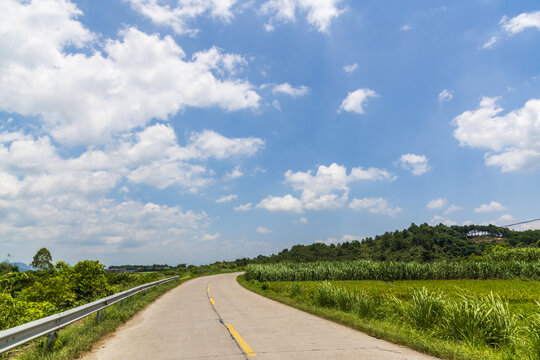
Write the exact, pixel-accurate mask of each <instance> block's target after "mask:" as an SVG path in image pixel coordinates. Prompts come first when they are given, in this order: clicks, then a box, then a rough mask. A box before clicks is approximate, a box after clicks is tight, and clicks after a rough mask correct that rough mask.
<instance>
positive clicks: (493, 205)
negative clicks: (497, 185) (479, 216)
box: [474, 201, 507, 213]
mask: <svg viewBox="0 0 540 360" xmlns="http://www.w3.org/2000/svg"><path fill="white" fill-rule="evenodd" d="M504 210H507V208H506V207H505V206H504V205H502V204H501V203H498V202H496V201H492V202H490V203H489V204H482V205H480V207H477V208H475V209H474V212H477V213H485V212H494V211H504Z"/></svg>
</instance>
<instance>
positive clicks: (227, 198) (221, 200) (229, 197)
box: [216, 194, 238, 204]
mask: <svg viewBox="0 0 540 360" xmlns="http://www.w3.org/2000/svg"><path fill="white" fill-rule="evenodd" d="M236 199H238V195H236V194H231V195H226V196H222V197H220V198H219V199H217V200H216V203H218V204H221V203H226V202H231V201H233V200H236Z"/></svg>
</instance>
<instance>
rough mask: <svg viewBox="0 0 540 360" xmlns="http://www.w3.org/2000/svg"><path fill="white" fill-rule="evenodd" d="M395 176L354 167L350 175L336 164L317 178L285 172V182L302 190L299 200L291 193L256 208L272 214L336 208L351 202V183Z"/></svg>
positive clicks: (385, 172)
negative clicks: (349, 200)
mask: <svg viewBox="0 0 540 360" xmlns="http://www.w3.org/2000/svg"><path fill="white" fill-rule="evenodd" d="M395 178H396V177H395V176H394V175H393V174H392V173H390V172H388V171H387V170H385V169H377V168H368V169H364V168H360V167H359V168H353V169H351V171H350V173H349V174H347V169H346V168H345V166H342V165H338V164H336V163H333V164H331V165H330V166H325V165H320V166H319V167H318V169H317V173H316V174H315V175H313V174H312V172H311V171H306V172H303V171H298V172H293V171H292V170H288V171H287V172H286V173H285V182H286V183H288V184H290V185H291V187H292V188H293V189H294V190H297V191H301V196H300V198H296V197H294V196H293V195H291V194H287V195H286V196H284V197H275V196H269V197H267V198H266V199H264V200H262V201H261V202H260V203H259V204H258V205H257V207H260V208H265V209H267V210H270V211H291V212H301V211H303V210H323V209H336V208H341V207H343V206H345V204H346V203H347V201H348V195H349V190H350V189H349V184H350V183H351V182H354V181H359V180H386V181H393V180H394V179H395Z"/></svg>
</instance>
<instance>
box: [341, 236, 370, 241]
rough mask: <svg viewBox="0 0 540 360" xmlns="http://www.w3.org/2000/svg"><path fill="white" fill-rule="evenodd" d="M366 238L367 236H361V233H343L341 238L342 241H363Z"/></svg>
mask: <svg viewBox="0 0 540 360" xmlns="http://www.w3.org/2000/svg"><path fill="white" fill-rule="evenodd" d="M365 238H366V236H360V235H343V236H342V237H341V239H340V242H346V241H354V240H357V241H362V240H364V239H365Z"/></svg>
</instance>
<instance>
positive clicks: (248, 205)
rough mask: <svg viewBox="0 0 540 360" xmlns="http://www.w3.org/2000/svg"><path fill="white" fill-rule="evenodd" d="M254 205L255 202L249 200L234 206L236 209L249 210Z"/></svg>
mask: <svg viewBox="0 0 540 360" xmlns="http://www.w3.org/2000/svg"><path fill="white" fill-rule="evenodd" d="M252 207H253V204H252V203H250V202H248V203H245V204H242V205H238V206H236V207H235V208H234V210H235V211H249V210H251V209H252Z"/></svg>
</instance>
